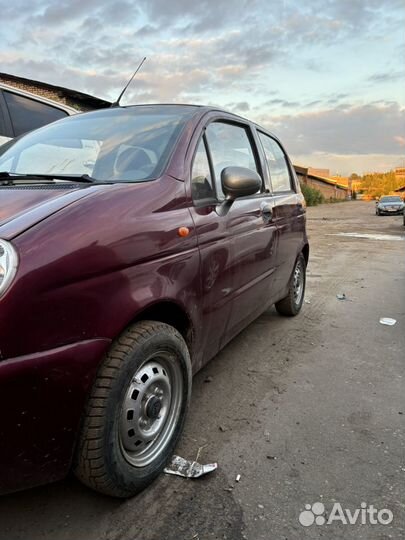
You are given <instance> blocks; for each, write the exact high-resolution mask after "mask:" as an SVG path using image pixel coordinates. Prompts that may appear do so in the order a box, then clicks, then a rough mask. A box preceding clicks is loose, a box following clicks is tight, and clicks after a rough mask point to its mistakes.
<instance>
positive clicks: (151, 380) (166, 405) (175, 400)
mask: <svg viewBox="0 0 405 540" xmlns="http://www.w3.org/2000/svg"><path fill="white" fill-rule="evenodd" d="M182 401H183V377H182V370H181V367H180V364H179V362H178V360H177V358H176V357H175V355H173V354H170V353H168V352H159V353H156V354H154V355H153V356H152V357H149V358H148V359H147V360H146V361H145V362H144V363H143V364H142V365H141V366H140V367H139V368H138V369H137V371H136V372H135V374H134V376H133V377H132V380H131V382H130V384H129V386H128V389H127V391H126V393H125V397H124V401H123V405H122V408H121V415H120V425H119V440H120V446H121V451H122V453H123V456H124V457H125V459H126V461H128V463H130V464H131V465H132V466H134V467H145V466H147V465H149V464H150V463H152V462H153V461H154V460H155V459H156V458H157V457H158V456H159V455H161V453H162V452H163V451H164V449H165V448H166V446H167V445H168V443H169V442H170V439H171V438H172V435H173V432H174V430H175V428H176V425H177V422H178V419H179V417H180V413H181V405H182Z"/></svg>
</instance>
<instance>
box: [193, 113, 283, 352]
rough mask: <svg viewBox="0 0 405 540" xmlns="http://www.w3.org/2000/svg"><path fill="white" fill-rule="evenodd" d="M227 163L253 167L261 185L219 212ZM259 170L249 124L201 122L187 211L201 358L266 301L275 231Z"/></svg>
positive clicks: (270, 285)
mask: <svg viewBox="0 0 405 540" xmlns="http://www.w3.org/2000/svg"><path fill="white" fill-rule="evenodd" d="M228 166H240V167H247V168H250V169H253V170H255V171H256V172H258V173H259V174H260V175H261V176H262V178H263V186H262V189H261V191H260V192H259V193H257V194H255V195H253V196H250V197H243V198H240V199H236V200H235V201H234V202H233V204H232V205H231V206H230V208H229V209H228V211H227V212H226V213H222V212H221V211H220V204H221V202H223V200H224V194H223V192H222V187H221V180H220V179H221V172H222V170H223V169H224V168H225V167H228ZM262 171H263V167H262V164H261V160H260V157H259V155H258V153H257V149H256V146H255V142H254V138H253V134H252V132H251V129H250V126H249V125H244V124H238V123H233V122H232V123H231V122H229V121H221V120H217V121H214V122H211V123H210V124H209V125H208V126H206V128H205V130H204V133H203V135H202V137H201V139H200V141H199V144H198V148H197V151H196V154H195V157H194V165H193V168H192V179H191V191H192V197H193V201H194V205H193V207H192V209H191V213H192V217H193V220H194V223H195V226H196V232H197V237H198V242H199V247H200V256H201V288H202V298H201V304H202V305H201V308H202V324H203V325H204V327H203V336H204V338H203V339H204V342H203V343H202V344H201V346H202V348H203V349H204V355H203V356H204V361H205V360H208V359H209V358H210V357H211V356H213V355H214V354H215V353H216V352H217V351H218V350H219V349H220V348H221V347H223V346H224V345H225V343H227V342H228V341H229V340H230V339H231V338H232V337H233V336H234V335H236V334H237V333H238V332H239V331H240V330H242V329H243V328H244V327H245V326H246V325H247V324H248V323H249V322H250V321H252V320H253V319H254V318H255V317H256V316H258V315H259V314H260V313H261V312H262V311H264V309H266V307H268V306H269V305H270V304H271V302H272V297H273V294H274V291H273V283H272V274H273V272H274V269H275V249H276V237H277V229H276V226H275V225H274V223H273V222H272V214H271V212H272V207H273V199H272V197H271V196H270V194H269V190H268V189H267V185H266V182H265V178H264V176H263V172H262Z"/></svg>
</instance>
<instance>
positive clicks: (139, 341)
mask: <svg viewBox="0 0 405 540" xmlns="http://www.w3.org/2000/svg"><path fill="white" fill-rule="evenodd" d="M159 362H160V364H159ZM156 366H157V367H156ZM159 366H163V367H161V369H159ZM142 371H144V372H145V373H144V375H143V376H142V380H140V379H139V377H140V373H142ZM147 374H149V375H150V377H149V379H146V380H144V379H145V377H146V376H147ZM158 377H159V379H158ZM165 377H166V379H165ZM148 380H149V383H148ZM170 380H172V381H175V382H176V390H174V386H173V387H172V388H171V387H170ZM154 381H155V382H154ZM156 381H157V382H156ZM142 385H144V387H142ZM153 385H154V389H152V391H151V392H152V393H148V392H149V390H150V389H151V388H152V386H153ZM158 385H161V387H160V390H159V386H158ZM133 387H134V388H139V389H141V390H136V391H135V390H132V388H133ZM162 388H164V389H166V391H167V396H164V395H163V394H164V391H163V389H162ZM170 388H171V391H170ZM131 392H132V393H131ZM154 392H157V393H158V394H157V395H154ZM160 392H161V393H162V396H160ZM190 395H191V362H190V356H189V352H188V348H187V345H186V343H185V342H184V340H183V338H182V336H181V335H180V334H179V332H177V330H175V329H174V328H173V327H171V326H169V325H167V324H164V323H160V322H154V321H143V322H139V323H137V324H134V325H133V326H132V327H130V328H129V329H128V330H126V331H125V332H124V333H123V334H122V335H121V336H120V337H119V338H118V339H117V340H116V341H115V342H114V344H113V346H112V348H111V350H110V351H109V353H108V354H107V356H106V358H105V360H104V362H103V363H102V365H101V367H100V369H99V371H98V374H97V377H96V379H95V381H94V384H93V387H92V391H91V394H90V397H89V400H88V403H87V407H86V410H85V414H84V418H83V420H82V425H81V431H80V435H79V441H78V445H77V449H76V454H75V459H74V464H73V469H74V472H75V474H76V476H77V477H78V478H79V479H80V480H81V481H82V482H83V483H84V484H86V485H87V486H89V487H90V488H92V489H94V490H96V491H99V492H101V493H104V494H106V495H111V496H114V497H131V496H133V495H135V494H136V493H138V492H139V491H141V490H142V489H144V488H145V487H146V486H147V485H148V484H149V483H150V482H151V481H152V480H153V479H154V478H155V477H156V476H157V475H158V474H159V473H160V472H161V471H162V470H163V468H164V466H165V465H166V463H167V461H168V460H169V459H170V458H171V456H172V454H173V451H174V448H175V446H176V443H177V441H178V439H179V437H180V434H181V432H182V429H183V425H184V421H185V418H186V414H187V409H188V406H189V402H190ZM128 400H130V401H131V403H132V402H133V403H134V408H136V411H139V414H138V412H136V411H135V413H134V410H132V416H131V415H130V414H129V413H130V411H129V410H128V409H127V408H126V407H127V406H128V403H129V401H128ZM153 400H154V401H153ZM158 400H162V401H161V403H160V405H159V403H158V404H157V405H156V402H157V401H158ZM162 403H163V405H162ZM156 407H157V408H156ZM175 413H176V414H175ZM148 414H149V415H150V417H149V416H148ZM134 415H135V418H134ZM169 419H170V421H169ZM131 422H132V424H131ZM156 423H157V424H158V425H161V426H162V427H161V431H160V432H158V435H156V437H155V439H154V440H152V441H150V442H147V441H146V442H145V440H142V441H141V442H140V443H139V441H137V440H136V438H137V437H138V436H140V437H141V435H139V433H141V434H143V435H142V436H144V435H145V434H146V433H148V431H147V430H148V429H152V431H153V427H154V426H155V425H156ZM132 425H133V427H135V430H138V431H139V433H138V432H135V431H134V429H132V428H131V429H129V430H128V427H130V426H132ZM127 430H128V431H127ZM131 432H134V435H132V434H131ZM164 433H165V434H166V435H165V437H166V439H163V438H162V437H163V434H164ZM130 437H134V438H133V439H130ZM159 437H161V442H160V443H159V444H158V441H159ZM132 441H134V443H132ZM138 443H139V447H141V448H142V449H143V450H138V447H137V446H136V445H137V444H138ZM159 445H160V446H159ZM129 448H130V449H129ZM154 448H155V450H154V451H155V452H156V456H154V454H153V449H154ZM142 452H144V456H147V455H148V452H149V454H150V459H151V461H150V462H147V460H146V459H145V458H142ZM142 459H144V461H145V464H144V465H142V464H141V463H142Z"/></svg>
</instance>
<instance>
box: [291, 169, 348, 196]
mask: <svg viewBox="0 0 405 540" xmlns="http://www.w3.org/2000/svg"><path fill="white" fill-rule="evenodd" d="M294 169H295V172H296V174H297V176H298V179H299V181H300V182H301V183H302V184H305V185H307V186H309V187H312V188H315V189H317V190H318V191H320V192H321V193H322V195H323V196H324V197H325V199H347V198H348V196H349V195H350V190H349V188H348V186H347V185H344V184H341V183H340V182H338V181H337V180H335V179H333V178H327V177H324V176H319V175H317V174H314V173H313V172H312V171H313V170H314V169H311V168H310V167H300V166H299V165H294Z"/></svg>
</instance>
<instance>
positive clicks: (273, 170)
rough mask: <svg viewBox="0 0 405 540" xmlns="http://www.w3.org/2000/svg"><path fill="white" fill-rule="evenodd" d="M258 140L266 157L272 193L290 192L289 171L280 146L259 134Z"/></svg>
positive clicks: (266, 136)
mask: <svg viewBox="0 0 405 540" xmlns="http://www.w3.org/2000/svg"><path fill="white" fill-rule="evenodd" d="M259 138H260V140H261V142H262V145H263V150H264V153H265V155H266V160H267V164H268V167H269V172H270V178H271V183H272V186H273V192H275V193H277V192H280V191H291V175H290V169H289V167H288V164H287V160H286V157H285V154H284V152H283V150H282V149H281V147H280V145H279V144H278V142H277V141H275V140H274V139H272V138H271V137H269V136H268V135H265V134H264V133H261V132H259Z"/></svg>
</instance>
